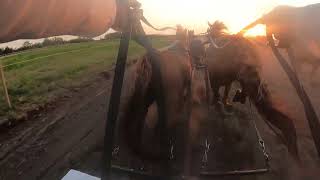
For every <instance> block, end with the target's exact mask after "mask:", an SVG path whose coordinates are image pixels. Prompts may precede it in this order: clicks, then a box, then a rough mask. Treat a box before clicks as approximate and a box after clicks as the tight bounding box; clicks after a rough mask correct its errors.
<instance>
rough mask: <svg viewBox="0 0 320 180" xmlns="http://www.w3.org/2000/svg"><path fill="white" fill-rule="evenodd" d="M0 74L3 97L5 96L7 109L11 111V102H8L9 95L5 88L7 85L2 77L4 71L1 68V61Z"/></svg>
mask: <svg viewBox="0 0 320 180" xmlns="http://www.w3.org/2000/svg"><path fill="white" fill-rule="evenodd" d="M0 74H1V81H2V85H3V91H4V95H5V98H6V101H7V104H8V106H9V108H10V109H11V108H12V105H11V101H10V97H9V93H8V88H7V84H6V79H5V76H4V70H3V67H2V63H1V61H0Z"/></svg>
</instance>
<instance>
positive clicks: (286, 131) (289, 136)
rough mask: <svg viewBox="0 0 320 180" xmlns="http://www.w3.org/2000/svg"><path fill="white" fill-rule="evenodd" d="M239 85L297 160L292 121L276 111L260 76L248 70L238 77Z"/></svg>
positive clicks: (294, 131) (295, 135)
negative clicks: (275, 128) (274, 128)
mask: <svg viewBox="0 0 320 180" xmlns="http://www.w3.org/2000/svg"><path fill="white" fill-rule="evenodd" d="M240 83H241V85H242V87H244V88H245V92H246V93H247V94H248V96H249V97H250V99H251V100H252V101H253V102H254V104H255V106H256V107H257V110H258V112H259V113H260V114H261V115H262V116H263V117H264V118H265V120H266V121H267V122H270V123H271V124H272V125H274V126H275V127H277V128H278V129H279V130H280V131H281V133H282V135H279V134H277V135H278V136H280V138H282V139H284V142H285V144H286V145H287V147H288V151H289V153H290V154H292V155H293V157H294V158H296V160H299V155H298V147H297V134H296V129H295V127H294V124H293V121H292V119H291V118H289V117H288V116H287V115H285V114H284V113H282V112H280V111H279V110H277V109H276V108H275V107H274V105H273V103H272V101H271V96H270V93H269V91H268V89H267V87H266V86H265V85H263V84H261V80H260V76H259V74H258V72H257V71H256V70H255V69H254V68H252V69H251V68H248V69H247V70H246V71H245V72H244V73H243V74H242V75H241V77H240Z"/></svg>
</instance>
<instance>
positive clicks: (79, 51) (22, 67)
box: [0, 37, 171, 118]
mask: <svg viewBox="0 0 320 180" xmlns="http://www.w3.org/2000/svg"><path fill="white" fill-rule="evenodd" d="M152 41H153V45H154V46H155V47H157V48H160V47H164V46H167V45H169V44H170V42H171V41H170V40H169V39H168V38H166V37H155V38H152ZM118 47H119V40H108V41H94V42H86V43H78V44H66V45H60V46H51V47H46V48H41V49H34V50H31V51H27V52H22V53H19V54H16V55H11V56H8V57H3V58H1V59H0V60H1V62H2V65H3V66H4V67H5V77H6V79H7V85H8V90H9V94H10V97H11V100H12V103H13V106H14V108H13V109H12V110H9V109H8V108H7V106H6V104H5V100H4V96H3V95H4V93H3V89H2V84H0V86H1V88H0V117H8V116H11V118H15V116H17V115H19V114H21V113H23V112H26V111H28V110H31V109H32V108H34V107H37V106H39V105H43V104H45V103H48V102H50V101H52V99H54V98H55V97H58V96H59V95H61V93H63V91H64V90H65V89H66V88H72V87H77V86H81V84H82V83H84V82H87V81H89V80H90V79H92V78H93V77H95V76H96V75H97V74H99V73H101V72H102V71H105V70H108V69H110V68H111V67H112V65H113V64H114V63H115V59H116V56H117V51H118ZM143 53H144V49H143V48H142V47H141V46H139V45H137V44H136V43H135V42H131V43H130V48H129V59H133V58H136V57H139V56H140V55H142V54H143Z"/></svg>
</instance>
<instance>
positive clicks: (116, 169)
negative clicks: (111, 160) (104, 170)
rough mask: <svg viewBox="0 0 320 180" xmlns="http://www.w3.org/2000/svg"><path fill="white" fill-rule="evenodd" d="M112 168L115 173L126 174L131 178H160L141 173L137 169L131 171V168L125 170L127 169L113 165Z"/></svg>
mask: <svg viewBox="0 0 320 180" xmlns="http://www.w3.org/2000/svg"><path fill="white" fill-rule="evenodd" d="M111 168H112V170H113V172H118V173H124V174H127V175H130V176H143V177H150V178H158V177H160V176H155V175H151V174H148V173H146V172H143V171H139V170H136V169H130V168H125V167H121V166H116V165H112V167H111ZM161 177H164V176H161Z"/></svg>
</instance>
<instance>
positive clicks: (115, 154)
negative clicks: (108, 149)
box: [112, 146, 120, 158]
mask: <svg viewBox="0 0 320 180" xmlns="http://www.w3.org/2000/svg"><path fill="white" fill-rule="evenodd" d="M119 151H120V147H119V146H116V147H114V148H113V151H112V157H113V158H116V156H118V154H119Z"/></svg>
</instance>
